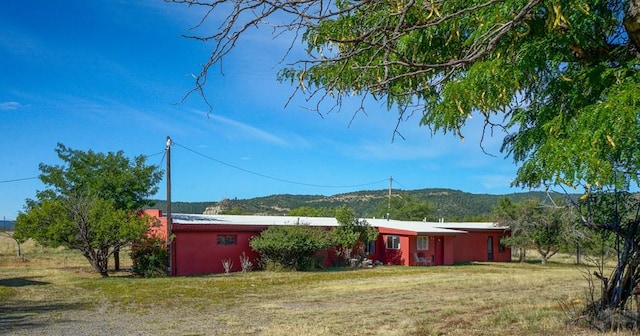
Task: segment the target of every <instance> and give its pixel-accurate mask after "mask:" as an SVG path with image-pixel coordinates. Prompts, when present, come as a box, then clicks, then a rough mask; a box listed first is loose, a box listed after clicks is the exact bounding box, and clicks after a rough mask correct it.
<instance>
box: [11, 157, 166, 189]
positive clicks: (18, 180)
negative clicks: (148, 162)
mask: <svg viewBox="0 0 640 336" xmlns="http://www.w3.org/2000/svg"><path fill="white" fill-rule="evenodd" d="M160 154H163V155H162V158H161V159H160V164H162V162H163V161H164V154H165V151H164V150H163V151H161V152H158V153H155V154H151V155H145V156H146V157H147V158H150V157H154V156H158V155H160ZM39 178H40V176H33V177H22V178H17V179H12V180H4V181H0V183H13V182H21V181H28V180H37V179H39Z"/></svg>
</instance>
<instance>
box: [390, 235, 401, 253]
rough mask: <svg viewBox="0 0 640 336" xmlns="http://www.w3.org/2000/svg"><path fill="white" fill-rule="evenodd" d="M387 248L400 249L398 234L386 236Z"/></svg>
mask: <svg viewBox="0 0 640 336" xmlns="http://www.w3.org/2000/svg"><path fill="white" fill-rule="evenodd" d="M387 249H389V250H399V249H400V236H387Z"/></svg>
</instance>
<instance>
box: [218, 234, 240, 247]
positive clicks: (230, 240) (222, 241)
mask: <svg viewBox="0 0 640 336" xmlns="http://www.w3.org/2000/svg"><path fill="white" fill-rule="evenodd" d="M235 244H236V235H218V245H235Z"/></svg>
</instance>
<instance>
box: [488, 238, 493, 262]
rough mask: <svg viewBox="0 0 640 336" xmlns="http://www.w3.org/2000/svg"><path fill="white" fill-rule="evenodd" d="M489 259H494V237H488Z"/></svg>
mask: <svg viewBox="0 0 640 336" xmlns="http://www.w3.org/2000/svg"><path fill="white" fill-rule="evenodd" d="M487 260H489V261H493V237H491V236H489V237H487Z"/></svg>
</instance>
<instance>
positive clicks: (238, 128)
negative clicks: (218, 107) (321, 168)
mask: <svg viewBox="0 0 640 336" xmlns="http://www.w3.org/2000/svg"><path fill="white" fill-rule="evenodd" d="M209 118H210V119H212V120H214V121H217V122H219V123H221V124H224V125H226V126H229V127H230V128H229V127H225V128H224V129H225V130H226V134H227V136H229V137H238V136H239V137H240V138H243V139H257V140H260V141H264V142H268V143H272V144H275V145H280V146H289V143H288V142H287V141H286V140H284V139H282V138H280V137H278V136H276V135H273V134H271V133H269V132H266V131H263V130H261V129H259V128H256V127H254V126H251V125H248V124H244V123H241V122H239V121H236V120H233V119H229V118H226V117H223V116H220V115H217V114H210V115H209Z"/></svg>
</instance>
